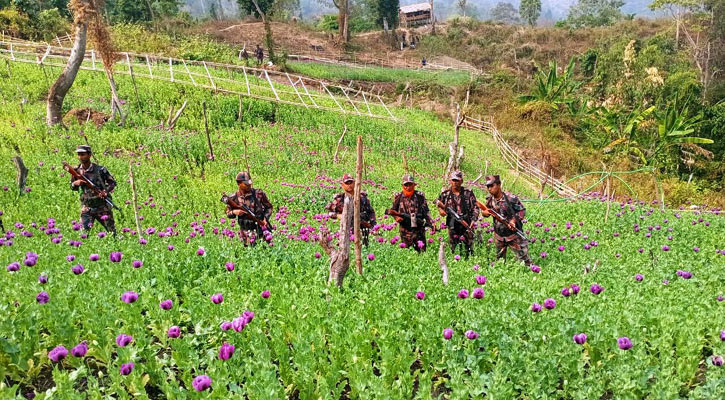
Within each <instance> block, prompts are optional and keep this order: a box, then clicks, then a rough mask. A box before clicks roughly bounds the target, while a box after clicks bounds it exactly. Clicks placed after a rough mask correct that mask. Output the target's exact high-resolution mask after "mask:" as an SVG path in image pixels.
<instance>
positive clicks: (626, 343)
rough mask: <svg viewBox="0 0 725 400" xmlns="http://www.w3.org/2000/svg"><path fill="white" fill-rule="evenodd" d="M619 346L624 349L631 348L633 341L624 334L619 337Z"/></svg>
mask: <svg viewBox="0 0 725 400" xmlns="http://www.w3.org/2000/svg"><path fill="white" fill-rule="evenodd" d="M617 346H619V348H620V349H622V350H629V349H631V348H632V341H631V340H629V338H628V337H626V336H624V337H621V338H619V339H617Z"/></svg>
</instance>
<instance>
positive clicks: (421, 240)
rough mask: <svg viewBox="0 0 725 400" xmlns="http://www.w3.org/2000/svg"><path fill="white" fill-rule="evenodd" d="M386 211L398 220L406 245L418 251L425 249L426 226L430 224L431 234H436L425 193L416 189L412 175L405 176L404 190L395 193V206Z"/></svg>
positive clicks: (401, 235) (401, 236)
mask: <svg viewBox="0 0 725 400" xmlns="http://www.w3.org/2000/svg"><path fill="white" fill-rule="evenodd" d="M385 213H386V214H388V215H392V216H393V218H395V221H396V222H398V225H399V228H400V238H401V239H402V241H403V243H405V246H406V247H408V248H411V247H412V248H414V249H415V251H417V252H421V251H425V249H426V239H425V228H426V227H427V226H430V227H431V234H434V233H435V226H434V225H433V218H431V216H430V211H429V210H428V203H427V202H426V201H425V195H424V194H423V192H419V191H417V190H415V179H414V178H413V176H412V175H410V174H405V175H404V176H403V191H402V192H400V193H398V194H396V195H395V198H394V199H393V206H392V207H391V208H390V209H388V210H386V212H385Z"/></svg>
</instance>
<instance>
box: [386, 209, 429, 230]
mask: <svg viewBox="0 0 725 400" xmlns="http://www.w3.org/2000/svg"><path fill="white" fill-rule="evenodd" d="M385 215H390V216H391V217H400V218H402V219H403V222H402V223H401V225H403V228H405V229H413V226H412V222H413V220H412V218H411V216H410V214H406V213H402V212H399V211H395V210H393V209H391V208H388V209H386V210H385ZM415 224H416V226H415V228H418V227H420V226H422V227H426V226H427V225H428V223H427V222H426V221H425V220H423V219H421V218H416V219H415Z"/></svg>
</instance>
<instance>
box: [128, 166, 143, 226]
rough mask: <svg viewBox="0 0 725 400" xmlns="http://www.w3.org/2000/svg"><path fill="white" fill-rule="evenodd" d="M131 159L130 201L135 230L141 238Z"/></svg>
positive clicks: (129, 170) (129, 173) (129, 175)
mask: <svg viewBox="0 0 725 400" xmlns="http://www.w3.org/2000/svg"><path fill="white" fill-rule="evenodd" d="M132 164H133V161H132V160H128V178H129V180H130V181H131V202H132V204H133V216H134V218H135V219H136V232H138V239H139V240H142V239H143V233H142V232H141V220H139V219H138V197H137V196H136V181H135V180H134V179H133V167H132Z"/></svg>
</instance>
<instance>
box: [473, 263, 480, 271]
mask: <svg viewBox="0 0 725 400" xmlns="http://www.w3.org/2000/svg"><path fill="white" fill-rule="evenodd" d="M479 268H481V266H480V265H478V264H476V265H474V266H473V270H474V271H478V269H479Z"/></svg>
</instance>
